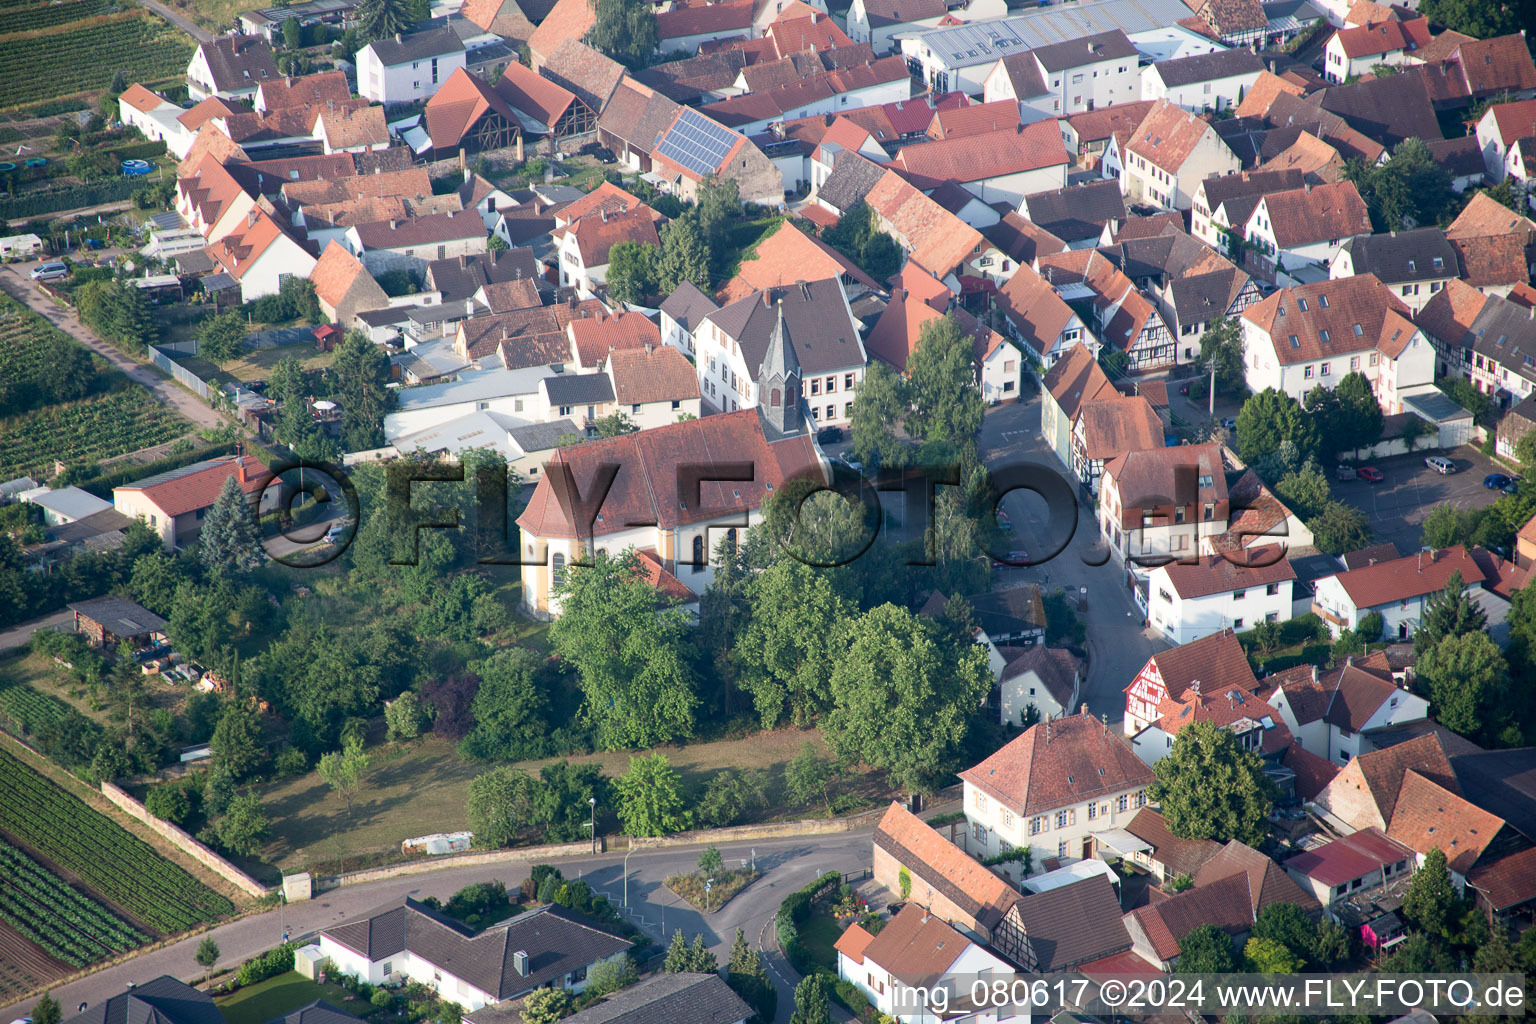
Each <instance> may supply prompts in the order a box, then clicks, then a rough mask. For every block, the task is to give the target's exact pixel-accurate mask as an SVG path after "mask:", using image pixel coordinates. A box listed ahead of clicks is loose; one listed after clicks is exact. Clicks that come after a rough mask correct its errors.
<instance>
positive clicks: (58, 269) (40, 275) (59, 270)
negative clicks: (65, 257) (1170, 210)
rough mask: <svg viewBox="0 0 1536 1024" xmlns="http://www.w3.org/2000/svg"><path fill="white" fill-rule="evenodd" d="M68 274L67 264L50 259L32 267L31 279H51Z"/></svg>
mask: <svg viewBox="0 0 1536 1024" xmlns="http://www.w3.org/2000/svg"><path fill="white" fill-rule="evenodd" d="M68 276H69V264H67V263H58V262H55V261H50V262H48V263H44V264H42V265H41V266H38V267H34V268H33V269H32V280H34V281H53V280H56V279H58V278H61V277H68Z"/></svg>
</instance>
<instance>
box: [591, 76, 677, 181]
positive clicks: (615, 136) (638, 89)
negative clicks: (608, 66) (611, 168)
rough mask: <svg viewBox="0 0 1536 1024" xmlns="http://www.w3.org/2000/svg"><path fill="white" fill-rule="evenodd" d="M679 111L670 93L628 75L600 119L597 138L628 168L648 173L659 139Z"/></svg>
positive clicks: (675, 118) (616, 89) (619, 85)
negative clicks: (660, 91) (655, 88)
mask: <svg viewBox="0 0 1536 1024" xmlns="http://www.w3.org/2000/svg"><path fill="white" fill-rule="evenodd" d="M678 112H679V107H678V105H677V104H676V103H675V102H673V101H672V100H671V99H669V98H668V97H667V96H665V95H663V94H662V93H659V92H657V91H656V90H654V89H652V88H651V87H650V86H647V85H643V84H641V83H640V82H637V81H635V80H634V79H633V78H629V77H628V76H626V77H625V78H624V79H622V80H621V81H620V82H619V84H618V86H617V88H615V89H614V91H613V95H612V96H611V97H610V98H609V100H608V103H607V105H606V106H605V107H604V108H603V113H602V116H601V117H599V118H598V119H597V141H598V142H599V143H600V144H601V145H603V146H605V147H607V148H608V149H610V150H612V151H613V153H614V158H615V159H616V160H617V161H618V162H619V163H620V164H622V165H623V166H625V167H626V168H628V169H630V170H632V171H642V172H647V171H649V170H650V169H651V154H652V153H654V152H655V151H656V142H657V140H658V139H660V138H661V135H662V133H663V132H665V131H666V130H667V129H668V128H670V127H671V125H672V123H673V122H674V121H676V120H677V115H678Z"/></svg>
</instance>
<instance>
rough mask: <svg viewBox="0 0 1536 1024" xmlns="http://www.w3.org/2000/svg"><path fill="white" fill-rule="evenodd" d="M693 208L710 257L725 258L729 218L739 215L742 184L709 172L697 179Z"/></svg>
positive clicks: (716, 261)
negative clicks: (695, 202)
mask: <svg viewBox="0 0 1536 1024" xmlns="http://www.w3.org/2000/svg"><path fill="white" fill-rule="evenodd" d="M696 209H697V211H698V217H699V228H700V229H701V230H702V231H703V232H704V238H705V240H706V241H707V242H708V243H709V255H710V260H711V261H712V262H713V263H721V262H723V261H724V260H725V258H726V249H727V242H728V239H727V238H726V232H727V231H728V230H729V229H730V225H731V221H733V220H735V219H736V218H737V217H740V216H741V188H740V186H738V185H737V184H736V181H735V179H734V178H722V177H719V176H718V175H714V174H711V175H708V176H706V177H705V178H704V180H703V181H702V182H700V183H699V191H698V201H697V204H696Z"/></svg>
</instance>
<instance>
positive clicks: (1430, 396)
mask: <svg viewBox="0 0 1536 1024" xmlns="http://www.w3.org/2000/svg"><path fill="white" fill-rule="evenodd" d="M1403 405H1404V406H1406V407H1407V408H1406V409H1405V410H1404V411H1406V412H1412V413H1414V414H1416V415H1417V416H1418V417H1419V418H1420V419H1422V420H1426V421H1428V422H1430V423H1446V422H1448V421H1450V420H1459V419H1470V418H1471V416H1472V414H1471V413H1470V412H1468V411H1467V410H1465V409H1463V408H1462V407H1461V406H1460V405H1457V404H1456V401H1455V399H1453V398H1451V397H1450V396H1449V395H1447V394H1446V393H1445V392H1443V391H1421V392H1419V393H1418V394H1416V395H1404V396H1403Z"/></svg>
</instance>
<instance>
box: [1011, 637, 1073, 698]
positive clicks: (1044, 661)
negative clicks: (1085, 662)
mask: <svg viewBox="0 0 1536 1024" xmlns="http://www.w3.org/2000/svg"><path fill="white" fill-rule="evenodd" d="M1081 671H1082V666H1081V664H1080V663H1079V661H1078V660H1077V656H1076V655H1074V654H1073V653H1072V652H1071V651H1068V650H1064V649H1062V648H1060V647H1047V646H1045V644H1034V645H1032V646H1030V647H1026V648H1024V653H1022V654H1020V655H1018V656H1017V657H1015V658H1013V659H1012V660H1011V661H1009V662H1008V664H1007V665H1005V666H1003V674H1002V681H1003V682H1006V681H1008V680H1010V679H1017V678H1018V677H1019V676H1022V675H1025V674H1026V673H1034V675H1035V677H1036V678H1037V679H1039V680H1040V685H1042V686H1044V687H1045V689H1046V692H1047V693H1049V694H1050V695H1051V697H1052V698H1054V699H1055V701H1056V704H1057V705H1058V706H1059V707H1062V708H1065V707H1067V704H1068V702H1069V701H1071V700H1072V694H1073V692H1074V691H1075V689H1076V686H1077V682H1076V680H1077V677H1078V675H1079V673H1081Z"/></svg>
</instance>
